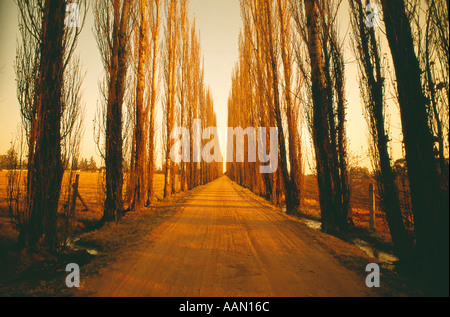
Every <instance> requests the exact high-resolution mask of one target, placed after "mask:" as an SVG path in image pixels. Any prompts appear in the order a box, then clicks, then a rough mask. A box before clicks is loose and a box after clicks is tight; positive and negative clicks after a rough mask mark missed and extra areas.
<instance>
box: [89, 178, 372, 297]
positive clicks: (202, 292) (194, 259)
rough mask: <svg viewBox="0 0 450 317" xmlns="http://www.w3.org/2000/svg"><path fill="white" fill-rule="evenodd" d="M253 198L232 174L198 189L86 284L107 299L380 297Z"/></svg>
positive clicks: (300, 229) (300, 228)
mask: <svg viewBox="0 0 450 317" xmlns="http://www.w3.org/2000/svg"><path fill="white" fill-rule="evenodd" d="M254 197H256V196H253V195H252V194H251V193H249V192H248V191H247V190H244V189H243V188H241V187H240V186H238V185H236V184H235V183H233V182H231V181H230V180H229V179H228V178H227V177H222V178H220V179H218V180H216V181H215V182H213V183H211V184H209V185H206V186H204V187H202V188H200V189H198V190H196V191H195V193H194V194H193V195H192V197H191V198H190V199H189V200H188V201H187V202H186V203H185V204H184V207H183V208H181V209H180V210H179V211H178V212H177V213H176V214H175V215H174V216H173V217H172V218H170V219H169V220H168V221H166V222H165V223H163V224H162V225H160V226H159V227H158V228H157V229H156V230H155V231H153V232H152V233H150V234H149V236H148V238H147V239H146V242H145V243H143V245H142V247H141V248H139V250H137V251H132V253H133V254H132V255H131V256H130V257H129V258H127V259H126V260H123V259H122V260H120V261H118V262H117V263H113V264H112V265H110V266H109V267H108V268H106V269H105V270H104V271H102V272H101V273H100V274H99V275H98V276H95V277H93V278H89V279H88V280H86V281H85V282H84V284H83V286H82V287H83V289H84V290H86V291H88V292H89V294H90V295H93V296H102V297H103V296H107V297H110V296H112V297H114V296H126V297H142V296H146V297H147V296H152V297H204V296H205V297H228V296H230V297H269V296H270V297H304V296H373V295H375V294H374V293H373V292H372V291H371V289H368V288H367V287H366V285H365V279H364V277H363V276H361V275H360V274H357V273H356V272H353V271H350V270H348V269H347V268H345V267H344V266H343V265H342V264H340V263H339V262H338V260H337V259H336V258H335V257H333V255H331V254H330V252H329V251H327V249H326V248H324V247H323V245H322V244H320V243H318V242H317V240H316V239H314V238H313V233H312V231H311V229H309V228H307V227H306V226H305V225H303V224H301V223H300V222H297V221H295V220H293V219H292V218H291V217H288V216H286V215H284V214H282V213H280V212H277V211H276V210H274V208H270V206H268V205H266V204H264V203H262V202H261V201H259V200H257V199H255V198H254ZM318 234H319V235H322V233H316V232H315V233H314V235H318ZM342 243H343V242H342ZM348 248H350V249H351V248H353V247H352V246H350V245H348Z"/></svg>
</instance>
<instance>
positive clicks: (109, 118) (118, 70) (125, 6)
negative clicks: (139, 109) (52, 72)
mask: <svg viewBox="0 0 450 317" xmlns="http://www.w3.org/2000/svg"><path fill="white" fill-rule="evenodd" d="M131 4H132V3H131V1H121V0H114V2H104V1H97V2H96V4H95V10H94V16H95V18H96V25H95V28H96V38H97V45H98V47H99V50H100V52H101V56H102V60H103V63H104V66H105V71H106V73H107V76H106V77H107V78H106V84H105V88H106V89H107V92H106V91H105V97H106V98H105V99H106V131H105V165H106V199H105V206H104V213H103V221H105V222H111V221H116V222H117V221H118V220H119V218H120V215H121V213H122V211H123V198H122V188H123V169H122V168H123V166H122V164H123V136H122V106H123V102H124V96H125V87H126V77H127V71H128V64H129V58H128V54H129V41H130V33H131V32H130V29H131V28H130V17H131V12H130V10H131Z"/></svg>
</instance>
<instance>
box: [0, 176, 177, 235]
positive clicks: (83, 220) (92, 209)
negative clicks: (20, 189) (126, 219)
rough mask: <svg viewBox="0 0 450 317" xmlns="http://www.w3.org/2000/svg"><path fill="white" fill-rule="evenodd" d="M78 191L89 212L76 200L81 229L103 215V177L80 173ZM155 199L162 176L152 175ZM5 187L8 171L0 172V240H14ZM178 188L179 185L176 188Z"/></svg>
mask: <svg viewBox="0 0 450 317" xmlns="http://www.w3.org/2000/svg"><path fill="white" fill-rule="evenodd" d="M79 174H80V181H79V187H78V191H79V193H80V195H81V197H82V198H83V200H84V201H85V203H86V205H87V206H88V208H89V210H85V208H84V206H83V205H82V203H81V202H80V201H79V200H78V199H77V205H76V220H77V223H76V224H77V226H78V227H79V228H78V229H82V228H83V227H84V226H85V224H87V223H93V222H95V221H98V220H100V219H101V217H102V215H103V202H104V193H103V191H102V190H101V188H102V185H101V184H102V182H103V175H102V174H101V173H98V172H94V173H90V172H81V173H79ZM25 178H26V172H25V173H22V184H24V180H25ZM68 180H69V174H68V173H66V174H65V175H64V179H63V185H62V189H61V199H60V209H59V212H60V213H63V212H64V205H65V204H66V203H67V197H68V196H67V193H68V185H69V181H68ZM154 185H155V197H156V199H162V197H163V195H164V175H162V174H155V175H154ZM7 187H8V171H5V170H3V171H0V240H1V239H2V238H12V239H14V238H16V237H17V231H16V230H15V229H14V228H13V225H12V224H11V221H10V216H9V215H10V214H9V208H8V201H7ZM177 187H178V188H179V187H180V186H179V184H178V186H177ZM125 194H126V186H124V195H125Z"/></svg>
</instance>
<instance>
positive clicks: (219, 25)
mask: <svg viewBox="0 0 450 317" xmlns="http://www.w3.org/2000/svg"><path fill="white" fill-rule="evenodd" d="M347 8H348V7H347V1H344V6H343V9H342V14H341V16H340V29H341V30H343V31H341V32H344V33H345V32H346V31H347V30H348V24H349V20H348V9H347ZM190 14H191V17H194V16H195V18H196V25H197V29H198V30H199V31H200V35H201V45H202V50H203V55H204V58H205V83H206V84H207V85H209V86H210V87H211V90H212V93H213V98H214V107H215V111H216V113H217V118H218V125H219V127H226V126H227V100H228V95H229V92H230V88H231V74H232V69H233V67H234V65H235V63H236V61H237V60H238V35H239V31H240V28H241V16H240V5H239V0H190ZM17 24H18V12H17V8H16V3H15V1H14V0H0V43H1V44H0V45H1V46H0V154H3V153H6V151H7V150H8V149H9V147H10V142H11V140H12V138H13V136H14V135H15V133H16V131H17V127H18V126H19V124H20V113H19V105H18V102H17V98H16V83H15V74H14V61H15V53H16V37H17V35H18V27H17ZM92 30H93V16H92V9H91V10H90V11H89V12H88V16H87V20H86V25H85V27H84V29H83V32H82V33H81V35H80V38H79V43H78V48H77V52H78V53H79V54H80V57H81V62H82V65H83V71H84V72H86V77H85V80H84V83H83V88H82V89H83V102H84V103H85V105H86V111H85V115H86V117H85V133H84V139H83V142H82V149H81V156H82V157H87V158H89V157H91V156H94V157H95V158H96V160H97V161H98V162H99V159H98V156H97V151H96V145H95V143H94V138H93V119H94V116H95V112H96V107H97V101H98V99H99V89H98V81H99V80H101V79H102V78H103V76H102V72H103V66H102V63H101V61H100V55H99V52H98V49H97V44H96V41H95V37H94V35H93V31H92ZM344 33H342V35H343V34H344ZM347 47H348V45H347ZM347 51H349V50H347ZM346 55H347V56H346V61H347V62H348V63H347V64H346V76H347V99H348V130H347V132H348V138H349V141H350V151H351V152H352V153H354V154H359V155H361V154H363V153H364V154H367V127H366V122H365V120H364V117H363V115H362V107H361V104H360V97H359V86H358V83H357V77H356V76H357V75H356V74H357V73H356V64H355V63H352V61H353V60H354V57H353V56H352V55H351V54H350V51H349V52H348V53H346ZM393 121H394V122H393V126H394V127H393V128H392V129H393V132H394V135H398V133H399V132H400V130H399V124H398V122H396V120H395V119H394V120H393ZM399 145H400V143H399V142H396V143H395V144H394V147H395V148H396V150H395V153H397V155H395V156H396V157H398V155H399V153H401V152H399V149H401V148H400V147H399ZM361 163H362V164H364V165H370V161H369V160H368V159H364V161H363V162H361Z"/></svg>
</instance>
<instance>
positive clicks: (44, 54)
mask: <svg viewBox="0 0 450 317" xmlns="http://www.w3.org/2000/svg"><path fill="white" fill-rule="evenodd" d="M17 3H18V8H19V13H20V14H19V26H20V27H19V29H20V38H19V41H18V45H17V58H16V76H17V92H18V93H17V94H18V100H19V104H20V110H21V115H22V126H23V130H24V131H25V135H26V141H27V148H28V151H27V155H28V163H27V164H28V168H27V169H28V173H27V183H26V188H27V193H26V199H25V207H24V210H23V212H22V213H21V214H20V217H21V219H20V221H18V222H19V223H20V225H19V230H20V237H19V240H20V242H21V244H22V245H23V247H25V248H29V249H30V250H32V251H39V250H49V251H51V252H54V251H56V250H57V249H58V248H59V244H60V241H58V235H59V230H61V229H60V228H59V226H58V224H57V220H58V208H59V200H60V194H61V191H62V189H61V187H62V179H63V175H64V171H65V170H67V169H70V165H71V163H70V161H72V162H75V161H76V159H77V156H78V153H79V146H80V142H81V131H82V125H83V124H82V121H83V120H82V119H83V111H82V110H83V107H82V102H81V89H80V88H81V85H82V81H83V75H82V73H81V67H80V60H79V58H78V57H77V56H76V55H75V51H76V44H77V40H78V37H79V34H80V33H81V31H82V29H83V26H84V21H85V18H86V15H87V11H88V9H89V8H88V4H87V3H86V2H85V1H84V0H79V1H74V0H71V1H64V0H55V1H53V0H52V1H43V0H33V1H29V0H19V1H18V2H17ZM69 5H70V6H69ZM188 6H189V2H188V0H167V1H162V0H113V1H104V0H97V1H94V2H92V10H93V15H94V19H95V25H94V29H93V32H94V36H95V38H96V41H97V44H98V49H99V52H100V56H101V60H102V62H103V66H104V74H105V76H104V80H102V81H101V82H100V85H99V88H100V92H101V98H100V99H101V100H100V107H99V111H98V113H97V116H96V118H95V120H94V121H95V122H94V126H95V136H94V138H95V141H96V143H97V145H98V148H99V150H100V152H101V155H102V157H103V159H104V164H105V168H106V171H105V173H104V177H105V179H104V190H105V194H106V195H105V201H104V214H103V217H102V222H103V223H108V222H117V221H118V220H119V219H120V217H121V215H122V214H123V212H124V211H125V209H126V210H139V209H140V208H142V207H145V206H148V205H150V204H151V203H152V201H153V200H154V196H155V192H154V187H155V186H154V182H153V176H154V173H155V170H156V165H155V162H156V161H157V155H158V153H157V151H156V149H157V148H162V149H163V150H162V153H160V154H162V156H163V170H164V172H165V184H164V197H165V198H166V197H169V196H171V195H172V194H174V193H176V192H177V191H179V190H187V189H192V188H194V187H196V186H199V185H203V184H206V183H208V182H211V181H213V180H214V179H216V178H217V177H219V176H220V175H221V174H222V165H221V164H220V163H211V164H206V163H200V162H198V163H189V162H182V163H180V162H173V161H172V160H171V156H170V154H171V148H172V145H173V144H174V143H175V141H176V140H175V139H172V138H171V132H172V130H173V129H174V128H175V127H176V126H182V127H186V128H187V127H189V131H190V132H191V135H192V134H193V131H192V126H193V121H194V119H200V120H201V123H202V125H203V126H216V125H217V122H216V121H217V119H216V115H215V112H214V101H213V97H212V93H211V90H210V88H209V87H207V85H206V84H205V81H204V66H203V60H202V54H201V46H200V34H199V32H198V30H197V29H196V26H195V22H192V21H190V19H189V16H188ZM73 8H76V9H77V10H76V11H75V12H76V14H75V15H68V14H69V13H68V12H67V11H71V10H72V9H73ZM68 9H71V10H68ZM161 83H163V87H161V86H162V85H161ZM161 88H162V89H161ZM158 104H159V105H162V106H161V108H162V110H163V111H162V112H163V116H162V117H163V118H162V121H163V122H162V124H161V125H159V126H160V127H161V129H160V131H159V135H160V137H161V141H160V143H158V141H157V134H158V130H157V106H158ZM178 137H181V136H176V138H178ZM192 142H193V140H192V138H191V148H192ZM127 153H129V155H128V156H127ZM194 155H196V153H194V152H193V151H191V157H190V162H193V161H194V160H193V156H194ZM127 161H128V162H129V166H130V168H129V173H124V165H125V164H124V162H127ZM124 175H125V176H124ZM178 175H179V176H178ZM177 184H178V187H177Z"/></svg>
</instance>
